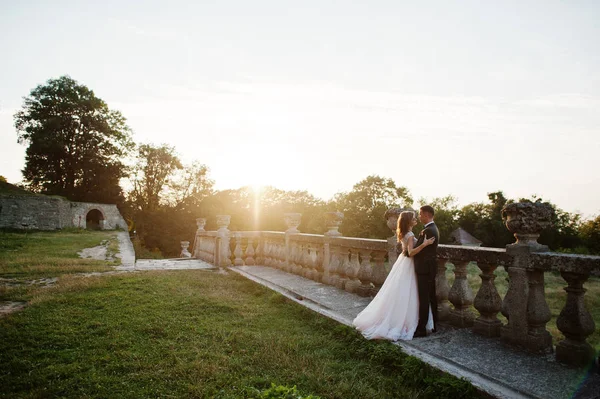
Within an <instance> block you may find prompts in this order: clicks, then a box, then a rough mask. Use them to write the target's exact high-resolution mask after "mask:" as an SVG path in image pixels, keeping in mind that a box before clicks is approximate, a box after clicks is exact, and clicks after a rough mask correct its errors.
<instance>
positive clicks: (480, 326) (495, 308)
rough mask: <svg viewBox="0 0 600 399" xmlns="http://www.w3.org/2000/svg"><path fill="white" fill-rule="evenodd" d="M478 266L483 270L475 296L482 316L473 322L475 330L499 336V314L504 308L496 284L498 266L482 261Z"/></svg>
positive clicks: (500, 324)
mask: <svg viewBox="0 0 600 399" xmlns="http://www.w3.org/2000/svg"><path fill="white" fill-rule="evenodd" d="M477 266H478V267H479V269H480V270H481V274H480V276H481V287H480V288H479V291H477V295H476V296H475V301H474V305H475V309H477V311H478V312H479V314H480V316H479V317H478V318H477V319H476V320H475V322H474V323H473V331H474V332H476V333H477V334H480V335H483V336H485V337H498V336H500V327H502V322H500V320H498V317H497V315H498V312H500V309H501V308H502V298H500V294H498V290H497V289H496V285H495V284H494V280H495V279H496V276H495V275H494V270H496V267H497V266H496V265H490V264H485V263H481V262H478V263H477Z"/></svg>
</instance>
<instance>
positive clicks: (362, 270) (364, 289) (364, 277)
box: [356, 249, 373, 296]
mask: <svg viewBox="0 0 600 399" xmlns="http://www.w3.org/2000/svg"><path fill="white" fill-rule="evenodd" d="M359 252H360V259H361V262H360V266H359V269H358V274H357V278H358V280H359V281H360V286H359V287H358V288H357V289H356V293H357V294H358V295H360V296H369V295H371V280H372V278H373V271H372V268H371V250H370V249H361V250H360V251H359Z"/></svg>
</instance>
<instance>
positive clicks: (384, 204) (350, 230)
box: [332, 175, 413, 238]
mask: <svg viewBox="0 0 600 399" xmlns="http://www.w3.org/2000/svg"><path fill="white" fill-rule="evenodd" d="M412 204H413V199H412V197H411V195H410V192H409V191H408V189H407V188H406V187H398V186H396V183H394V181H393V180H392V179H389V178H384V177H380V176H376V175H372V176H368V177H366V178H365V179H363V180H361V181H360V182H358V183H356V184H355V185H354V187H352V191H350V192H348V193H338V194H336V195H335V198H334V201H333V205H332V206H335V208H337V209H332V210H339V211H340V212H343V213H344V221H343V222H342V226H341V227H340V231H341V232H342V233H343V234H344V235H345V236H349V237H364V238H386V237H388V236H390V235H391V234H392V232H391V231H390V229H389V228H388V227H387V225H386V221H385V219H384V215H385V211H387V210H388V209H389V208H394V207H411V206H412Z"/></svg>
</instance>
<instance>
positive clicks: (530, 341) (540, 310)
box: [527, 270, 552, 353]
mask: <svg viewBox="0 0 600 399" xmlns="http://www.w3.org/2000/svg"><path fill="white" fill-rule="evenodd" d="M527 278H528V280H529V295H528V296H527V324H528V328H527V350H529V351H530V352H533V353H551V352H552V336H551V335H550V333H549V332H548V330H546V323H548V322H549V321H550V319H551V318H552V314H551V313H550V307H549V306H548V303H546V297H545V294H544V271H543V270H528V271H527Z"/></svg>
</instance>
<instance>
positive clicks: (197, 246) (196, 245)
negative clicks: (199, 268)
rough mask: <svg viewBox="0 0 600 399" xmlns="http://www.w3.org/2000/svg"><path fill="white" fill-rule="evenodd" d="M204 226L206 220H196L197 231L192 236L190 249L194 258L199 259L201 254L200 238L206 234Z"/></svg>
mask: <svg viewBox="0 0 600 399" xmlns="http://www.w3.org/2000/svg"><path fill="white" fill-rule="evenodd" d="M205 225H206V218H197V219H196V226H198V229H197V230H196V234H195V236H194V246H193V247H192V252H193V254H194V258H200V257H201V256H202V255H201V252H202V250H203V249H202V245H201V242H202V236H203V235H204V234H205V233H206V230H204V226H205Z"/></svg>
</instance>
